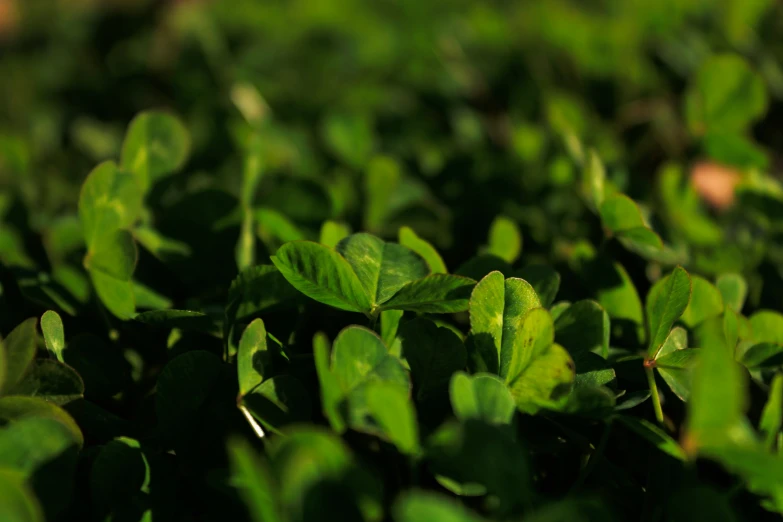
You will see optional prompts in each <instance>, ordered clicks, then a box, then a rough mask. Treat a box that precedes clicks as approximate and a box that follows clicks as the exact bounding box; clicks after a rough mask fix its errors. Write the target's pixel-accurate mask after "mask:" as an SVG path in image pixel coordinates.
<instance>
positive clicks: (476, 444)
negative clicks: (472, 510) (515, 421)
mask: <svg viewBox="0 0 783 522" xmlns="http://www.w3.org/2000/svg"><path fill="white" fill-rule="evenodd" d="M507 428H508V426H499V425H494V424H487V423H484V422H481V421H479V420H466V421H463V422H456V421H453V420H452V421H448V422H446V423H445V424H443V425H441V426H440V427H439V428H438V430H437V431H436V432H435V433H434V434H433V435H432V436H431V437H430V438H429V439H428V440H427V445H426V459H427V462H428V464H429V468H430V469H431V470H432V472H433V473H435V474H436V476H438V475H439V476H440V478H439V482H440V483H441V485H448V486H450V489H452V490H455V489H458V490H459V489H461V490H462V491H471V490H472V491H476V490H478V489H479V488H483V490H484V491H486V493H488V494H489V495H492V496H496V497H497V502H498V503H497V507H496V509H495V510H494V511H495V512H496V513H498V515H501V516H502V514H503V513H504V512H505V513H508V512H509V511H510V510H512V509H514V507H515V506H529V503H530V500H531V484H530V465H529V463H528V450H527V449H525V448H523V447H522V446H520V444H518V443H517V442H516V441H515V440H514V438H513V436H512V435H511V433H510V432H509V430H508V429H507ZM443 478H445V479H448V480H446V481H444V480H443ZM455 485H456V486H458V487H457V488H455V487H453V486H455Z"/></svg>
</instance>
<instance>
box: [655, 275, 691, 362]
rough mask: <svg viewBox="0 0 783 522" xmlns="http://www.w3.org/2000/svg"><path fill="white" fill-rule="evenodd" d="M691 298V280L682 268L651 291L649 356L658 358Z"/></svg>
mask: <svg viewBox="0 0 783 522" xmlns="http://www.w3.org/2000/svg"><path fill="white" fill-rule="evenodd" d="M690 298H691V278H690V276H689V275H688V272H686V271H685V269H683V268H681V267H677V268H675V269H674V271H673V272H672V273H671V274H669V275H668V276H666V277H664V278H662V279H660V280H659V281H658V282H656V283H655V284H654V285H653V287H652V288H651V289H650V292H649V293H648V294H647V303H646V309H647V323H648V325H649V327H650V345H649V348H648V350H647V353H648V354H649V355H651V356H652V357H655V356H656V354H657V353H658V351H659V350H660V349H661V346H662V345H663V343H664V342H665V341H666V338H667V337H668V336H669V332H670V331H671V328H672V326H673V325H674V322H675V321H677V319H679V318H680V316H681V315H682V313H683V312H684V311H685V309H686V308H687V307H688V303H689V302H690Z"/></svg>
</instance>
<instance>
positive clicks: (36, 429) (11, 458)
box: [0, 417, 80, 476]
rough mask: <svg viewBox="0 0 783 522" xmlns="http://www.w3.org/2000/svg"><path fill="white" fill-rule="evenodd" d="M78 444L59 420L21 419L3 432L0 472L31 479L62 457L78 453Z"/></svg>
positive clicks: (0, 442)
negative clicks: (22, 474)
mask: <svg viewBox="0 0 783 522" xmlns="http://www.w3.org/2000/svg"><path fill="white" fill-rule="evenodd" d="M79 443H80V441H79V440H77V439H75V438H74V436H73V433H72V432H71V430H70V429H69V428H68V427H67V426H66V425H64V424H63V423H61V422H60V421H58V420H57V419H54V418H51V417H25V418H22V419H18V420H16V421H15V422H12V423H10V424H8V425H6V426H4V427H3V428H2V429H0V468H8V469H14V470H17V471H20V472H22V473H24V474H25V475H27V476H30V475H31V474H33V473H34V472H35V471H36V470H37V469H38V468H40V467H42V466H44V465H45V464H47V463H48V462H51V461H53V460H55V459H56V458H57V457H59V456H60V455H62V454H63V453H65V452H68V451H71V450H75V449H76V447H77V446H78V445H79Z"/></svg>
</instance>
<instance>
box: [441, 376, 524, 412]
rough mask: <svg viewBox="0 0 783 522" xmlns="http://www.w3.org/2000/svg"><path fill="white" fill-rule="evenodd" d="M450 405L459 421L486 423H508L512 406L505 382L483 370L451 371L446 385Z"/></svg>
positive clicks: (513, 406)
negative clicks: (452, 373) (447, 386)
mask: <svg viewBox="0 0 783 522" xmlns="http://www.w3.org/2000/svg"><path fill="white" fill-rule="evenodd" d="M449 395H450V397H451V407H452V409H453V410H454V415H455V416H456V417H457V418H458V419H461V420H467V419H479V420H482V421H484V422H487V423H490V424H510V423H511V419H512V418H513V416H514V411H515V409H516V407H515V404H514V398H513V397H512V396H511V392H509V390H508V387H507V386H506V384H505V383H504V382H503V381H502V380H501V379H500V378H498V377H497V376H495V375H492V374H489V373H486V374H476V375H472V376H471V375H468V374H466V373H465V372H461V371H459V372H455V373H454V375H453V376H452V378H451V384H450V386H449Z"/></svg>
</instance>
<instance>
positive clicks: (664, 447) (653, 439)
mask: <svg viewBox="0 0 783 522" xmlns="http://www.w3.org/2000/svg"><path fill="white" fill-rule="evenodd" d="M616 419H617V420H618V421H620V423H622V424H623V425H624V426H626V427H627V428H628V429H629V430H631V431H633V432H634V433H636V434H637V435H639V436H641V437H642V438H643V439H645V440H646V441H647V442H650V443H651V444H652V445H654V446H655V447H656V448H658V449H659V450H660V451H662V452H663V453H666V454H667V455H669V456H671V457H674V458H675V459H677V460H686V454H685V451H684V450H683V449H682V447H681V446H680V445H679V444H677V442H676V441H675V440H674V439H672V438H671V437H670V436H669V435H667V434H666V432H665V431H663V430H662V429H661V428H659V427H658V426H656V425H655V424H652V423H650V422H648V421H646V420H644V419H640V418H637V417H627V416H625V415H619V416H617V417H616Z"/></svg>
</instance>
